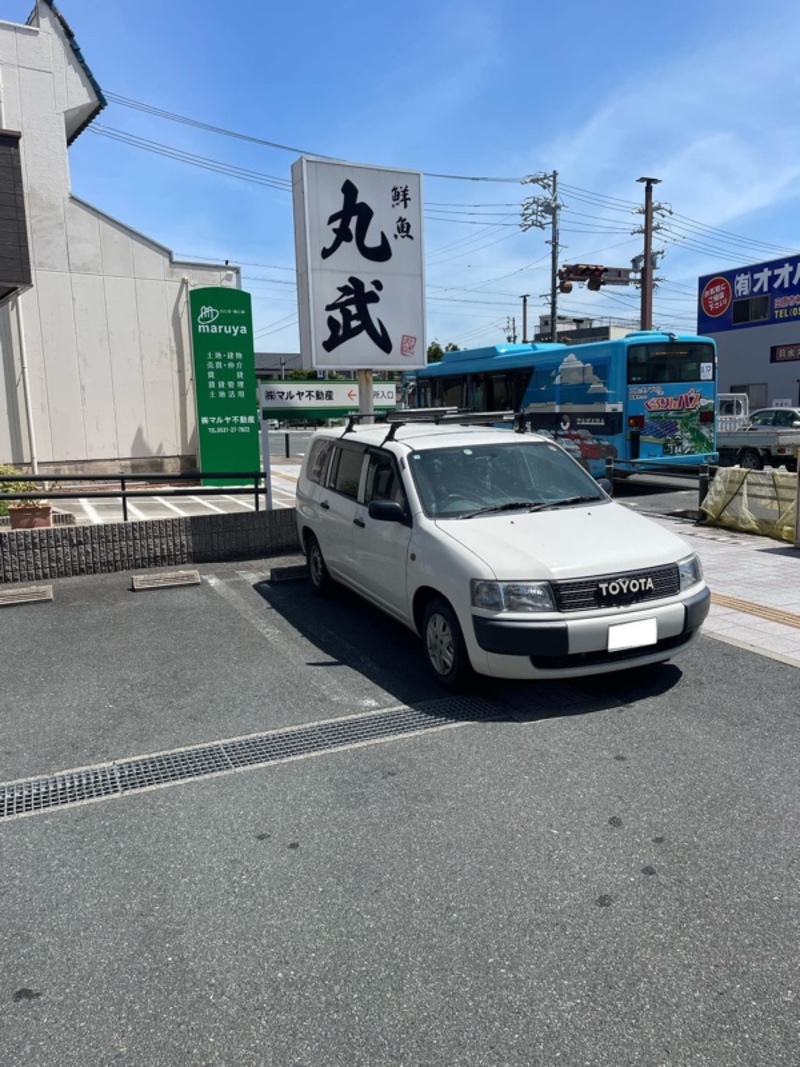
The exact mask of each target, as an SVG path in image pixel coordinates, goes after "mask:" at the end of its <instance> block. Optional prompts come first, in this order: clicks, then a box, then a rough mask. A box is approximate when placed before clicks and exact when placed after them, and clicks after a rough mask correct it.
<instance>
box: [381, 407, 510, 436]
mask: <svg viewBox="0 0 800 1067" xmlns="http://www.w3.org/2000/svg"><path fill="white" fill-rule="evenodd" d="M515 418H516V415H515V414H514V412H513V411H459V409H458V408H455V407H452V408H402V409H401V410H399V411H390V412H388V413H387V415H386V422H388V423H390V426H389V432H388V434H387V435H386V437H385V438H384V441H383V443H384V444H385V443H386V442H387V441H393V440H394V436H395V434H396V432H397V430H398V429H399V428H400V427H401V426H405V425H407V424H409V423H418V422H430V423H433V424H434V425H435V426H440V425H442V424H446V425H458V426H488V425H491V424H493V423H497V422H513V421H514V419H515Z"/></svg>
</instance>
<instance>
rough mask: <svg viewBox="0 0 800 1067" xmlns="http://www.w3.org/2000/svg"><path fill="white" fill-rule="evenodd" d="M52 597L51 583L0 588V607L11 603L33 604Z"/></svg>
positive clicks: (8, 605)
mask: <svg viewBox="0 0 800 1067" xmlns="http://www.w3.org/2000/svg"><path fill="white" fill-rule="evenodd" d="M52 599H53V587H52V585H26V586H22V588H14V589H0V608H3V607H10V606H11V605H12V604H35V603H37V602H38V601H41V600H52Z"/></svg>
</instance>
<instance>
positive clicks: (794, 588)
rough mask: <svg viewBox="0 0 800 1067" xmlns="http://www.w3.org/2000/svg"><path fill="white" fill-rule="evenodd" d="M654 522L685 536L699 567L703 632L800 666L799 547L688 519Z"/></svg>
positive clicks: (661, 519)
mask: <svg viewBox="0 0 800 1067" xmlns="http://www.w3.org/2000/svg"><path fill="white" fill-rule="evenodd" d="M651 517H652V516H651ZM656 521H657V522H659V523H660V524H661V525H662V526H666V527H667V528H668V529H671V530H673V531H674V532H675V533H677V534H679V535H680V536H681V537H684V538H685V539H686V540H687V541H688V542H689V543H690V544H691V546H692V548H693V549H694V550H695V551H696V552H697V554H698V556H699V557H700V559H701V561H702V563H703V569H704V571H705V576H706V581H707V582H708V584H709V586H710V588H711V592H712V604H711V611H710V613H709V616H708V619H707V620H706V622H705V625H704V628H703V630H704V633H705V634H706V635H707V636H710V637H715V638H717V639H718V640H720V641H727V642H728V643H729V644H732V645H738V646H739V647H741V648H744V649H747V650H748V651H750V652H758V653H760V654H761V655H766V656H771V657H772V658H773V659H778V660H781V661H783V662H784V663H790V664H792V665H793V666H796V667H800V548H794V547H792V546H791V545H789V544H787V543H785V542H783V541H776V540H773V539H772V538H769V537H759V536H757V535H754V534H745V533H738V532H736V531H732V530H725V529H722V528H719V527H713V526H698V525H697V524H696V523H694V522H692V521H691V520H688V519H677V518H671V517H667V516H658V517H657V518H656Z"/></svg>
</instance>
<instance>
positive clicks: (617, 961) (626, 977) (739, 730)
mask: <svg viewBox="0 0 800 1067" xmlns="http://www.w3.org/2000/svg"><path fill="white" fill-rule="evenodd" d="M657 521H660V522H664V523H668V524H670V525H672V526H674V527H675V528H676V530H677V532H679V533H681V534H682V535H684V536H686V537H687V541H689V542H690V543H691V544H692V545H693V546H694V547H695V548H696V549H697V551H698V552H699V553H700V555H701V558H702V559H703V562H704V566H705V568H706V572H707V575H708V577H709V580H710V584H711V586H712V589H713V590H714V595H715V597H723V596H727V597H728V598H729V603H730V602H733V599H734V598H737V606H736V608H731V607H723V608H722V609H721V610H720V605H719V603H715V605H714V607H713V608H712V614H711V616H710V618H709V622H708V624H707V626H706V630H705V636H702V637H701V638H700V639H699V641H698V642H697V643H696V644H695V645H694V646H693V647H692V648H691V649H690V650H689V652H687V654H686V655H685V656H683V657H681V658H679V659H677V660H676V661H675V662H674V663H669V664H665V665H662V666H660V667H657V668H651V669H648V670H644V671H633V672H631V671H626V672H619V673H615V674H612V675H605V676H598V677H596V678H590V679H583V680H581V681H580V682H574V683H536V684H527V683H526V684H513V683H497V682H482V683H479V684H478V685H477V686H476V688H475V691H474V692H473V693H471V694H469V696H468V697H466V698H453V697H450V696H448V695H446V694H443V693H442V691H441V690H439V689H437V688H436V686H435V685H434V683H432V682H430V681H428V679H427V677H426V675H425V674H424V673H423V671H422V669H421V663H422V660H421V653H420V650H419V647H418V642H417V639H416V638H415V637H414V636H413V635H412V634H410V633H408V632H406V631H405V630H403V629H402V628H401V627H399V626H398V625H397V624H395V623H394V622H393V621H392V620H389V619H388V618H385V617H384V616H383V615H381V614H380V613H378V612H377V611H374V610H372V609H371V608H369V607H367V606H366V605H364V604H363V603H362V602H361V601H359V600H358V598H356V597H354V596H351V595H350V594H348V593H345V592H343V593H341V594H340V595H339V596H337V597H336V598H334V599H333V600H331V601H329V602H320V601H318V600H316V599H315V598H314V597H313V596H312V594H311V593H310V591H309V589H308V588H307V586H306V584H305V583H304V582H278V581H273V580H271V579H272V571H273V568H275V567H276V566H278V565H279V564H281V563H288V562H294V560H262V561H252V562H250V563H247V564H243V563H236V564H233V563H231V564H209V565H207V566H204V567H200V568H199V570H200V572H201V575H202V582H201V584H200V585H198V586H189V587H179V588H174V589H159V590H157V591H149V592H142V593H135V592H133V591H131V588H130V579H129V576H128V575H124V574H111V575H100V576H93V577H88V578H76V579H64V580H60V581H56V582H54V583H53V588H54V600H53V601H52V603H42V604H32V605H26V606H18V607H14V608H4V609H2V611H0V631H1V632H2V637H3V648H4V653H5V656H6V663H7V666H6V669H5V670H4V675H3V677H4V686H3V696H4V700H3V703H2V706H0V725H1V726H2V729H1V730H0V783H1V784H3V785H4V786H5V788H6V790H7V791H8V790H9V785H10V783H12V782H18V783H19V782H20V780H27V784H23V785H22V786H21V788H22V789H23V791H24V790H27V795H28V796H31V795H33V792H34V787H33V785H32V782H36V783H38V785H37V786H36V789H37V790H38V792H37V793H36V795H37V796H45V795H46V796H48V797H49V798H50V800H51V801H52V803H51V804H49V806H44V807H42V808H41V810H38V811H37V812H35V813H33V814H23V815H21V816H19V817H17V816H14V815H12V816H9V817H6V818H0V855H2V864H0V902H1V904H2V906H1V907H0V937H1V938H2V944H3V961H4V962H3V968H2V972H0V974H1V976H0V1004H2V1006H3V1011H2V1013H0V1067H18V1065H19V1064H22V1063H30V1064H35V1065H36V1067H51V1065H52V1067H56V1065H57V1067H73V1065H74V1067H86V1065H87V1064H102V1065H105V1064H112V1063H120V1064H124V1063H128V1064H132V1065H136V1067H160V1065H168V1064H169V1065H172V1064H181V1065H183V1064H190V1065H201V1064H208V1065H211V1064H214V1065H217V1064H219V1065H223V1064H224V1065H233V1064H235V1065H236V1067H240V1065H242V1067H244V1065H251V1064H252V1065H263V1064H267V1063H269V1064H280V1065H284V1064H285V1065H295V1064H297V1065H301V1064H302V1065H312V1064H313V1065H314V1067H316V1065H319V1064H325V1065H329V1064H330V1065H340V1064H341V1065H342V1067H345V1065H346V1067H362V1065H363V1067H367V1065H369V1067H375V1065H383V1064H387V1065H388V1064H393V1065H395V1064H409V1065H412V1064H413V1065H437V1067H438V1065H442V1067H452V1065H453V1064H459V1065H464V1067H472V1065H475V1067H478V1065H480V1067H487V1065H491V1067H493V1065H498V1067H501V1065H502V1067H516V1065H520V1067H522V1065H524V1067H531V1065H542V1067H552V1065H553V1064H556V1063H560V1064H568V1065H575V1067H578V1065H585V1064H591V1065H601V1064H602V1065H609V1067H627V1065H631V1067H633V1065H636V1067H641V1065H642V1064H647V1065H651V1064H652V1065H670V1067H672V1065H675V1067H706V1065H707V1067H720V1065H724V1067H739V1065H741V1067H745V1065H746V1067H761V1065H763V1067H784V1065H785V1067H790V1065H791V1067H796V1065H797V1064H798V1063H800V1034H798V1023H800V1011H798V985H797V977H798V971H797V951H796V949H797V942H798V933H800V907H799V906H798V895H797V840H798V831H800V826H798V821H799V820H798V811H799V810H800V803H799V801H800V789H798V777H797V765H798V755H800V751H799V750H800V728H799V726H798V707H800V699H798V698H799V697H800V673H798V666H799V665H800V655H796V654H795V651H794V649H788V650H786V651H778V650H777V647H776V642H777V641H778V640H779V639H780V638H783V637H786V634H787V633H788V634H790V635H791V636H792V637H797V636H798V635H800V628H798V627H799V626H800V605H798V604H797V593H796V590H797V587H798V583H797V581H796V577H795V576H796V569H797V565H798V552H797V550H794V549H791V548H790V547H789V546H782V545H780V544H779V543H776V542H774V541H768V540H767V539H762V538H751V537H749V536H745V535H737V534H730V533H729V532H728V531H722V530H713V529H709V528H704V527H696V526H694V525H693V524H690V523H687V522H683V521H681V520H680V519H677V518H674V517H672V518H668V517H663V516H662V517H659V518H658V520H657ZM756 610H769V611H773V612H775V613H777V614H778V616H779V618H780V619H781V620H782V621H780V622H778V623H777V624H775V625H777V626H779V627H780V630H779V631H778V632H777V633H774V632H771V630H770V621H769V619H767V618H766V617H765V616H764V615H763V614H761V615H759V614H756V613H755V612H756ZM726 613H727V614H726ZM726 620H727V621H726ZM731 620H732V621H731ZM762 623H766V624H767V625H766V626H762ZM797 647H800V641H798V645H797ZM247 746H249V749H250V750H255V751H256V753H257V754H256V756H255V757H254V758H253V759H254V760H255V762H253V760H251V762H250V763H249V764H248V765H245V764H244V763H240V764H238V765H236V764H235V763H234V762H230V765H227V768H226V769H224V770H219V769H218V764H215V763H213V761H212V756H214V755H215V754H217V753H219V752H220V751H222V750H224V751H225V752H226V753H228V754H230V753H233V752H239V751H243V749H244V748H245V747H247ZM259 746H260V747H259ZM258 752H263V756H261V757H260V756H259V755H258ZM226 758H227V757H226ZM259 759H260V762H259ZM72 769H78V773H77V774H67V773H65V772H68V771H70V770H72ZM134 772H135V773H138V774H139V776H140V777H139V780H138V781H137V782H134V783H133V785H130V786H129V788H128V789H127V790H122V789H120V790H117V791H114V790H113V789H110V790H109V791H107V792H105V791H104V790H103V789H99V790H98V791H97V793H96V795H95V794H92V793H91V790H92V786H93V784H95V783H97V782H101V781H108V780H109V776H110V779H111V780H119V781H122V780H123V779H124V780H125V781H127V782H129V783H130V782H132V781H133V779H132V777H131V776H132V775H133V774H134ZM147 774H151V775H152V778H147V777H146V775H147ZM181 774H183V777H181ZM104 775H105V777H103V776H104ZM42 783H45V784H46V785H47V786H48V791H44V790H43V785H42Z"/></svg>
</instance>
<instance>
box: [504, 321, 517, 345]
mask: <svg viewBox="0 0 800 1067" xmlns="http://www.w3.org/2000/svg"><path fill="white" fill-rule="evenodd" d="M506 340H507V341H508V343H509V344H510V345H515V344H516V343H517V320H516V318H511V319H506Z"/></svg>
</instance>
